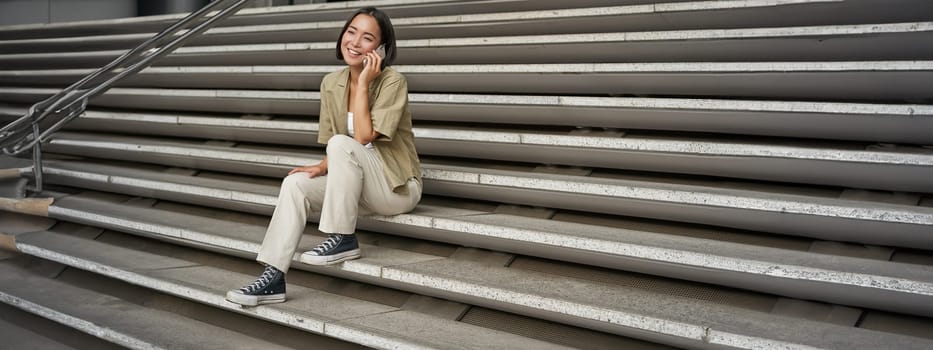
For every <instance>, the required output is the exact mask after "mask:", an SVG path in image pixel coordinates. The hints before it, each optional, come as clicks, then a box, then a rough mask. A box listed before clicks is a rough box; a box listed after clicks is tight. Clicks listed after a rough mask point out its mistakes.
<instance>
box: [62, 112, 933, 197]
mask: <svg viewBox="0 0 933 350" xmlns="http://www.w3.org/2000/svg"><path fill="white" fill-rule="evenodd" d="M201 121H202V122H204V124H202V125H205V126H206V125H211V126H214V129H212V130H211V132H209V133H204V132H202V131H201V130H198V129H195V128H189V126H188V125H180V124H174V125H166V124H162V123H151V125H148V126H146V127H145V128H142V129H140V128H139V125H132V126H131V125H119V124H111V125H108V126H106V127H103V128H100V127H98V126H96V125H94V124H99V123H87V124H84V123H78V125H75V128H74V129H79V130H88V131H105V130H106V131H112V132H113V131H115V132H123V133H130V134H132V133H138V132H139V131H140V130H145V135H141V136H155V135H164V136H172V137H192V138H208V139H211V136H210V135H211V134H214V135H217V134H221V135H218V136H227V135H229V136H232V137H229V138H221V139H224V140H237V141H243V140H247V141H251V142H262V143H264V144H281V145H285V146H292V147H291V148H285V147H282V148H280V149H274V148H271V149H270V148H264V149H262V150H259V149H251V148H250V146H249V145H237V146H236V147H234V146H229V147H223V146H208V145H204V144H203V143H202V141H201V140H197V139H196V140H190V141H188V140H178V141H173V140H165V141H162V140H158V139H154V138H140V137H136V136H134V137H128V136H116V135H108V134H99V133H93V134H91V133H75V132H62V133H59V134H57V135H56V136H54V138H53V139H51V140H50V141H49V143H48V144H47V145H46V146H45V150H46V151H49V152H54V153H61V154H71V155H84V156H89V157H103V158H115V159H123V160H137V161H143V162H152V161H153V160H154V161H155V162H157V163H158V162H161V163H162V164H166V165H174V166H185V167H199V166H197V164H204V165H203V166H200V168H204V169H209V170H214V171H227V172H235V173H245V174H257V175H258V174H268V175H272V176H280V175H281V170H282V169H283V168H285V167H289V166H301V165H307V164H309V163H310V162H312V161H313V160H314V159H318V158H323V155H322V154H321V151H320V150H317V151H316V152H315V153H313V154H308V152H307V150H303V149H302V150H299V149H295V148H293V147H294V146H310V147H314V148H317V149H320V148H321V145H319V144H317V143H316V140H317V124H316V123H310V122H305V123H302V122H298V121H295V122H280V121H271V120H253V121H249V122H251V123H250V124H252V125H251V128H249V129H247V128H244V127H242V126H240V127H234V126H227V127H224V126H220V125H224V123H225V122H228V121H231V120H230V119H229V118H208V119H207V120H201ZM289 124H291V125H289ZM253 128H256V129H258V130H256V129H253ZM414 133H415V136H416V137H417V141H416V145H417V147H418V151H419V152H420V154H421V155H423V156H449V157H461V158H472V159H483V160H505V161H515V162H525V163H540V164H550V165H566V166H583V167H598V168H608V169H628V170H640V171H653V172H663V173H680V174H695V175H709V176H718V177H734V178H743V179H752V180H765V181H777V182H790V183H803V184H818V185H827V186H841V187H850V188H858V189H878V190H888V191H902V192H920V193H933V184H931V183H930V181H928V180H929V179H930V178H933V150H929V149H925V148H908V147H893V146H892V147H884V146H882V145H878V144H864V143H828V142H805V141H793V140H773V141H772V142H763V140H760V139H736V138H731V139H725V140H723V139H720V140H716V139H714V138H708V137H707V138H701V137H697V136H694V137H693V138H688V137H687V136H683V135H678V136H679V137H676V138H675V137H662V136H658V135H639V134H638V133H637V132H633V133H626V134H621V133H618V132H617V133H600V132H599V131H592V132H589V133H587V132H585V130H579V129H578V130H564V131H557V130H555V131H551V132H535V133H533V132H530V131H528V130H524V129H483V128H463V127H444V126H442V125H439V126H423V127H416V128H414ZM243 134H249V135H248V136H244V135H243ZM283 135H289V136H292V137H288V138H286V137H283ZM296 138H297V139H300V141H298V140H293V139H296ZM309 156H310V157H309ZM224 161H226V162H228V163H229V164H216V163H218V162H224ZM204 162H207V163H215V164H216V165H207V164H206V163H204ZM245 162H248V163H245ZM433 165H434V164H431V162H430V161H428V162H426V163H425V164H424V166H425V167H427V168H431V167H432V166H433ZM257 166H259V167H264V168H269V167H271V168H272V169H256V167H257ZM893 178H897V179H898V181H891V179H893Z"/></svg>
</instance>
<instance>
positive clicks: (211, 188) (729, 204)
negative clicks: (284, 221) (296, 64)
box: [43, 161, 933, 250]
mask: <svg viewBox="0 0 933 350" xmlns="http://www.w3.org/2000/svg"><path fill="white" fill-rule="evenodd" d="M146 168H147V169H151V170H143V169H140V167H136V166H134V167H128V166H126V165H122V166H116V165H104V164H95V163H93V162H91V161H47V162H46V163H45V165H44V169H43V170H44V174H45V178H46V181H48V182H49V183H54V184H64V185H68V186H77V187H84V188H90V189H97V190H103V191H111V192H121V193H128V194H133V195H142V196H149V197H152V196H155V197H157V198H161V199H168V200H177V201H181V202H188V203H194V204H201V205H207V206H215V207H220V208H226V209H233V210H244V211H251V212H256V213H262V214H269V213H271V210H272V207H271V206H273V205H274V204H275V199H276V196H277V194H278V181H277V180H260V179H251V178H248V177H242V176H234V175H229V176H227V175H224V176H223V180H220V179H212V178H209V177H205V176H188V175H175V174H168V173H160V169H163V168H161V167H157V166H147V167H146ZM286 168H287V167H282V169H283V174H284V173H285V171H284V170H287V169H286ZM423 172H424V174H425V192H426V193H429V194H432V195H440V196H447V197H454V198H464V199H477V200H485V201H494V202H503V203H512V204H521V205H530V206H538V207H545V208H555V209H567V210H577V211H588V212H594V213H604V214H611V215H625V216H634V217H645V218H652V219H660V220H668V221H676V222H688V223H698V224H706V225H715V226H724V227H731V228H738V229H746V230H752V231H759V232H770V233H777V234H784V235H794V236H802V237H808V238H815V239H823V240H829V241H842V242H859V243H865V244H877V245H887V246H898V247H910V248H917V249H927V250H928V249H931V248H933V239H931V237H933V236H931V235H930V232H931V230H933V208H930V207H925V206H917V205H909V204H892V203H886V202H883V201H877V200H873V199H867V200H854V199H845V198H839V196H840V195H841V193H839V192H809V193H807V192H785V193H781V192H780V191H779V190H778V189H779V188H770V189H768V188H760V187H759V188H755V187H751V188H749V187H748V186H741V185H740V184H738V183H735V182H733V183H717V182H708V183H703V182H695V183H692V184H685V183H678V182H674V181H667V182H665V181H663V179H658V178H653V179H652V178H636V177H628V178H626V177H623V176H620V175H608V174H607V175H604V176H600V175H599V174H594V175H596V176H573V175H557V174H548V173H544V172H533V171H531V169H526V170H524V171H522V170H500V169H495V168H480V167H462V166H446V167H444V168H435V169H424V171H423ZM648 179H651V180H650V181H648ZM254 183H255V184H254ZM785 191H786V189H785ZM156 194H158V195H156ZM914 203H915V204H916V202H914ZM377 220H380V219H379V218H377ZM381 220H389V219H388V218H381ZM877 232H887V234H885V235H883V236H881V235H878V234H877Z"/></svg>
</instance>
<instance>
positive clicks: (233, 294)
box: [227, 290, 285, 306]
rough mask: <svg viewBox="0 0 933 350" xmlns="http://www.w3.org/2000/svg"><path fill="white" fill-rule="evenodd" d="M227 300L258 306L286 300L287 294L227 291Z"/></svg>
mask: <svg viewBox="0 0 933 350" xmlns="http://www.w3.org/2000/svg"><path fill="white" fill-rule="evenodd" d="M227 301H229V302H231V303H236V304H240V305H243V306H256V305H259V304H272V303H281V302H284V301H285V294H272V295H246V294H243V293H240V292H239V291H235V290H231V291H229V292H227Z"/></svg>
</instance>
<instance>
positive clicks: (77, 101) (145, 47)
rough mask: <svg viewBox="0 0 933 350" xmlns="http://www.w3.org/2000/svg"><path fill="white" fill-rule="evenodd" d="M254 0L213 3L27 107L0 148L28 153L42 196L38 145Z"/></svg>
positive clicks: (0, 137)
mask: <svg viewBox="0 0 933 350" xmlns="http://www.w3.org/2000/svg"><path fill="white" fill-rule="evenodd" d="M251 1H253V0H214V1H211V2H210V3H209V4H207V5H205V6H204V7H203V8H201V9H200V10H198V11H195V12H192V13H191V14H190V15H188V16H186V17H185V18H183V19H181V20H179V21H178V22H176V23H175V24H173V25H171V26H169V27H168V28H166V29H164V30H163V31H161V32H159V33H158V34H156V35H155V36H153V37H152V38H150V39H149V40H146V41H145V42H143V43H142V44H140V45H139V46H136V47H135V48H133V49H131V50H129V51H127V52H126V53H124V54H123V55H121V56H120V57H118V58H117V59H115V60H113V61H112V62H110V63H109V64H107V65H106V66H104V67H101V68H100V69H98V70H96V71H94V72H92V73H91V74H88V75H87V76H85V77H84V78H82V79H81V80H79V81H77V82H75V83H74V84H71V85H70V86H68V87H67V88H65V89H64V90H62V91H60V92H58V93H56V94H55V95H53V96H52V97H49V98H47V99H45V100H43V101H40V102H37V103H36V104H33V105H32V106H31V107H29V110H28V111H27V112H26V114H25V115H23V116H22V117H20V118H19V119H17V120H15V121H13V122H11V123H9V124H7V125H5V126H4V127H3V128H2V129H0V149H2V151H3V153H4V154H6V155H18V154H20V153H23V152H25V151H26V150H29V149H31V150H32V161H33V167H32V173H33V175H34V177H35V185H34V188H32V190H34V191H36V192H40V191H42V150H41V147H42V143H43V142H46V141H48V138H49V137H50V136H51V135H52V134H53V133H55V132H56V131H58V130H59V129H61V128H62V127H64V126H65V124H68V122H70V121H72V120H74V118H77V117H78V116H80V115H81V114H83V113H84V110H85V107H87V101H88V99H90V98H92V97H94V96H97V95H100V94H102V93H104V92H106V91H107V90H109V89H110V88H111V87H112V86H113V85H114V84H116V83H117V82H118V81H120V80H122V79H124V78H126V77H129V76H131V75H133V74H136V73H137V72H139V71H141V70H143V69H145V68H146V67H149V66H150V65H151V64H152V63H153V61H155V60H156V59H158V58H160V57H162V56H165V55H167V54H170V53H171V52H172V51H174V50H175V49H176V48H178V47H179V46H181V45H183V44H185V43H186V42H188V40H190V39H191V38H194V37H196V36H198V35H200V34H201V33H203V32H204V31H206V30H207V29H209V28H210V27H211V26H213V25H214V24H215V23H217V22H219V21H221V20H223V19H224V18H227V17H229V16H231V15H233V14H234V13H236V12H237V11H239V10H240V9H241V8H243V6H245V5H246V4H247V3H249V2H251Z"/></svg>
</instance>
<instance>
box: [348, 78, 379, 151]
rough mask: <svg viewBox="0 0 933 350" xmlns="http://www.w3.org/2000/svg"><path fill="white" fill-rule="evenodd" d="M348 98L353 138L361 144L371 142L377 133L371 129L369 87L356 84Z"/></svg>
mask: <svg viewBox="0 0 933 350" xmlns="http://www.w3.org/2000/svg"><path fill="white" fill-rule="evenodd" d="M360 85H362V84H360ZM350 100H351V101H352V105H351V106H350V112H353V139H355V140H356V141H357V142H359V143H360V144H362V145H365V144H367V143H370V142H373V140H375V139H376V137H377V136H378V134H377V133H376V130H374V129H373V117H372V113H370V111H369V88H368V87H366V86H357V87H356V89H355V91H354V96H353V97H352V98H351V99H350Z"/></svg>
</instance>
